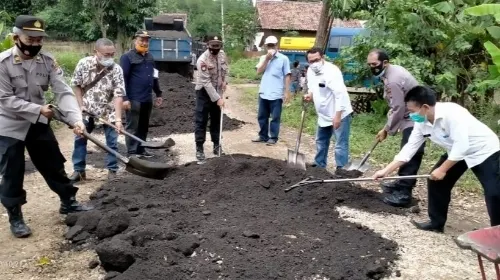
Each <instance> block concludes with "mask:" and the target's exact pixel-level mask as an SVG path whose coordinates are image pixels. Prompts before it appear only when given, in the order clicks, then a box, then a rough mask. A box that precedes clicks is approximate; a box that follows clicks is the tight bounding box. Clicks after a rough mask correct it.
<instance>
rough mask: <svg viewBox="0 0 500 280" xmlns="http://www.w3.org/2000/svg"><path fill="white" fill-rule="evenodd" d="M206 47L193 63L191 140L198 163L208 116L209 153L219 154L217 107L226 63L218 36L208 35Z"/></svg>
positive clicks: (224, 87) (222, 91)
mask: <svg viewBox="0 0 500 280" xmlns="http://www.w3.org/2000/svg"><path fill="white" fill-rule="evenodd" d="M207 39H208V40H207V41H208V49H207V50H206V51H205V52H204V53H203V54H201V55H200V57H199V58H198V61H197V62H196V66H197V69H198V75H197V77H196V82H195V85H196V86H195V90H196V109H195V132H194V136H195V142H196V159H197V160H198V162H200V163H202V162H203V161H204V160H205V153H204V151H203V144H204V143H205V138H206V134H207V123H208V119H209V118H210V136H211V138H212V142H213V143H214V146H213V153H214V154H215V155H218V154H219V150H220V152H221V154H222V147H221V146H220V143H219V136H220V117H221V108H222V107H224V99H223V93H224V91H225V90H226V86H227V80H228V76H227V75H228V65H227V60H226V55H225V54H224V52H223V51H222V50H221V49H222V41H221V40H220V37H219V36H209V37H208V38H207Z"/></svg>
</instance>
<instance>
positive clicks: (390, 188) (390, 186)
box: [380, 182, 400, 194]
mask: <svg viewBox="0 0 500 280" xmlns="http://www.w3.org/2000/svg"><path fill="white" fill-rule="evenodd" d="M380 187H381V188H382V192H383V193H387V194H393V193H394V192H396V191H398V190H399V189H400V188H399V186H398V185H397V184H396V182H382V183H380Z"/></svg>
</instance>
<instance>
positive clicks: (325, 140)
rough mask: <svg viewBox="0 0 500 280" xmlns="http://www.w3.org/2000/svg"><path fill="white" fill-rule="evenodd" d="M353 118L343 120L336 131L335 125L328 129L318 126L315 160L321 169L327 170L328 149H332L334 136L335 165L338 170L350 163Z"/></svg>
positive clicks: (347, 117) (348, 117)
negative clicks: (350, 137)
mask: <svg viewBox="0 0 500 280" xmlns="http://www.w3.org/2000/svg"><path fill="white" fill-rule="evenodd" d="M351 118H352V117H351V115H348V116H346V117H345V118H343V119H342V121H341V122H340V127H339V128H338V129H334V128H333V125H331V126H327V127H320V126H318V129H317V132H316V156H315V158H314V162H315V163H316V164H317V165H318V166H319V167H322V168H326V165H327V159H328V149H329V147H330V142H331V139H332V136H335V164H336V166H337V168H342V167H344V166H345V165H346V164H347V162H348V161H349V135H350V132H351Z"/></svg>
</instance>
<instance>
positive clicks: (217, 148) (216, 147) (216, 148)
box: [213, 144, 224, 156]
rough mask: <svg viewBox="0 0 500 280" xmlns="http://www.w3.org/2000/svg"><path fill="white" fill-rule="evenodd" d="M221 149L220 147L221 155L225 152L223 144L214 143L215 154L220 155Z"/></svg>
mask: <svg viewBox="0 0 500 280" xmlns="http://www.w3.org/2000/svg"><path fill="white" fill-rule="evenodd" d="M219 149H220V155H221V156H222V155H224V152H223V151H222V146H221V145H219V144H214V150H213V152H214V155H216V156H218V155H219Z"/></svg>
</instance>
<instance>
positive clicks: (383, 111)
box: [370, 99, 389, 116]
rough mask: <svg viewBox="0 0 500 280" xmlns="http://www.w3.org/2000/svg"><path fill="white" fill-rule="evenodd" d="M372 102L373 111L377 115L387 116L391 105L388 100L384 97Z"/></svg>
mask: <svg viewBox="0 0 500 280" xmlns="http://www.w3.org/2000/svg"><path fill="white" fill-rule="evenodd" d="M370 103H371V106H372V109H373V112H374V113H375V115H377V116H385V115H387V112H389V105H388V104H387V101H385V100H383V99H377V100H374V101H372V102H370Z"/></svg>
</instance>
